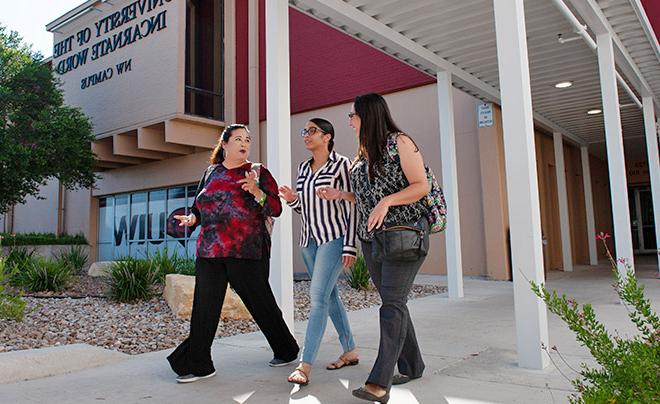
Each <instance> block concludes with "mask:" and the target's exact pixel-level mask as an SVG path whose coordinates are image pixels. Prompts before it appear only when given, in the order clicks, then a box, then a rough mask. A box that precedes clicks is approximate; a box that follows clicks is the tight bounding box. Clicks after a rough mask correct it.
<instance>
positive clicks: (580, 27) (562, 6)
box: [552, 0, 642, 109]
mask: <svg viewBox="0 0 660 404" xmlns="http://www.w3.org/2000/svg"><path fill="white" fill-rule="evenodd" d="M552 2H553V3H554V4H555V5H556V6H557V8H558V9H559V11H560V12H561V13H562V15H563V16H564V17H566V19H567V20H568V21H569V22H570V23H571V25H573V29H574V30H575V33H576V34H578V35H580V36H581V37H582V39H584V41H585V42H586V43H587V45H588V46H589V48H591V50H592V51H594V52H598V49H597V48H598V45H596V42H595V41H594V40H593V39H592V38H591V35H589V33H588V32H587V26H586V25H584V24H582V23H581V22H580V21H578V19H577V18H576V17H575V15H574V14H573V12H572V11H571V9H570V8H568V6H567V5H566V3H564V2H563V1H562V0H552ZM616 79H617V81H618V82H619V84H620V85H621V87H623V89H624V90H626V93H628V96H630V98H631V99H632V100H633V101H634V102H635V104H637V108H639V109H641V108H642V102H641V101H640V100H639V98H637V96H636V95H635V93H634V92H633V90H632V89H631V88H630V86H629V85H628V83H626V81H625V80H624V79H623V77H622V76H621V75H620V74H619V72H618V71H617V72H616Z"/></svg>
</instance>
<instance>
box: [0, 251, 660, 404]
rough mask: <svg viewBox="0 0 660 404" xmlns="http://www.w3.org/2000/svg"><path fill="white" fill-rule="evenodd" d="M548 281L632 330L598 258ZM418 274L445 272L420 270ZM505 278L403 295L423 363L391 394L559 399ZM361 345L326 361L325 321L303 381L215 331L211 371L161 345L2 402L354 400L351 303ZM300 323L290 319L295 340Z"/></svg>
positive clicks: (560, 389)
mask: <svg viewBox="0 0 660 404" xmlns="http://www.w3.org/2000/svg"><path fill="white" fill-rule="evenodd" d="M654 265H655V264H654V263H647V264H638V265H637V271H638V272H637V273H638V277H639V278H640V279H641V281H642V282H643V283H644V284H645V285H646V290H647V296H648V297H649V298H651V300H652V303H653V307H654V308H655V310H656V311H660V288H659V287H658V286H659V283H660V282H659V281H658V278H657V272H656V270H655V268H657V267H655V266H654ZM548 278H549V281H548V284H549V286H550V287H551V288H552V289H556V290H558V291H559V292H561V293H566V294H568V295H570V296H573V297H575V298H576V299H577V300H578V301H579V302H580V303H586V302H589V303H592V304H593V305H594V308H595V310H596V312H597V313H598V315H599V318H600V319H601V320H602V321H603V322H604V323H605V324H606V326H607V327H608V329H609V330H610V331H612V332H613V331H614V330H615V329H616V330H617V331H618V332H619V333H620V334H623V335H625V334H626V333H630V332H633V331H634V328H633V326H632V324H631V323H630V321H629V320H628V317H627V312H626V309H625V307H623V306H622V305H621V304H619V302H618V298H617V297H616V295H615V293H614V291H613V290H612V287H611V286H610V284H611V283H612V278H611V276H610V273H609V269H608V267H607V266H606V265H602V266H599V267H597V268H590V267H576V269H575V272H573V273H559V272H552V273H550V274H549V276H548ZM419 281H420V282H421V283H426V282H434V283H435V282H440V283H443V282H445V279H444V278H443V277H429V276H420V277H419ZM512 292H513V288H512V284H511V283H510V282H494V281H485V280H475V279H465V296H466V297H465V298H464V299H460V300H454V299H449V298H447V296H446V295H436V296H431V297H426V298H422V299H417V300H414V301H411V302H410V303H409V307H410V311H411V313H412V315H413V318H414V323H415V325H416V331H417V336H418V339H419V342H420V345H421V347H422V350H423V352H424V359H425V361H426V365H427V369H426V373H425V375H424V377H423V378H422V379H419V380H415V381H413V382H411V383H408V384H406V385H403V386H400V387H398V388H397V387H395V388H393V390H392V394H391V396H392V398H391V400H390V403H393V404H398V403H450V404H467V403H535V404H540V403H565V402H568V399H567V396H568V395H569V394H570V393H571V391H572V386H571V384H570V382H569V381H568V380H567V379H566V378H565V377H564V376H562V375H561V373H560V371H561V372H563V373H565V374H566V375H568V377H570V378H574V377H575V376H576V374H575V373H574V372H573V371H571V370H570V369H568V368H567V366H566V365H565V364H564V363H562V361H561V360H559V359H558V357H556V356H555V360H557V361H558V366H559V369H558V368H557V367H556V366H554V365H551V366H549V367H548V368H547V369H545V370H542V371H535V370H527V369H521V368H519V367H517V365H516V351H515V348H516V347H515V342H516V341H515V324H514V318H513V295H512ZM349 317H350V321H351V326H352V327H353V332H354V334H355V339H356V341H357V343H358V346H359V351H360V354H361V362H360V364H359V365H358V366H353V367H348V368H344V369H341V370H338V371H327V370H325V369H324V365H325V364H326V363H328V362H330V361H332V360H334V359H335V358H336V357H337V355H338V354H339V353H340V346H339V343H338V341H337V338H336V335H335V331H334V329H333V328H332V325H331V324H329V326H328V332H327V333H326V336H325V339H324V343H323V345H322V347H321V350H320V353H319V357H318V361H317V365H316V367H315V369H314V371H313V372H312V374H311V381H310V385H309V386H306V387H303V388H298V387H295V386H293V385H291V384H289V383H287V381H286V377H287V375H288V374H289V373H290V372H291V371H292V370H293V365H291V366H288V367H283V368H270V367H268V366H267V365H266V363H267V362H268V360H270V359H271V356H272V355H271V352H270V349H269V348H268V346H267V344H266V341H265V340H264V338H263V336H262V335H261V334H260V333H253V334H246V335H240V336H235V337H231V338H223V339H220V340H216V342H215V344H214V346H213V357H214V361H215V366H216V368H217V370H218V375H217V376H216V377H214V378H211V379H207V380H203V381H200V382H197V383H192V384H189V385H178V384H176V383H175V380H174V377H175V375H174V373H172V371H171V370H170V369H169V366H168V364H167V362H166V361H165V357H166V356H167V354H168V353H169V351H161V352H154V353H149V354H144V355H138V356H133V357H130V359H126V360H122V361H120V362H116V363H113V364H110V365H107V366H101V367H96V368H91V369H86V370H80V371H76V372H73V373H68V374H63V375H59V376H52V377H47V378H41V379H36V380H30V381H25V382H18V383H12V384H4V385H0V402H3V403H4V402H7V403H10V402H11V403H45V402H49V403H80V402H104V403H149V402H152V403H184V402H200V403H206V402H208V403H249V404H252V403H324V404H325V403H338V404H342V403H360V402H364V401H361V400H357V399H354V398H353V397H352V396H351V394H350V390H351V389H354V388H356V387H358V386H360V385H362V383H363V382H364V380H365V379H366V377H367V375H368V372H369V370H370V367H371V364H372V363H373V360H374V358H375V355H376V351H377V347H378V336H379V332H378V308H370V309H366V310H361V311H357V312H351V313H349ZM305 326H306V324H305V323H297V324H296V337H297V338H298V340H299V341H302V340H303V337H304V330H305ZM549 328H550V342H551V346H552V345H556V346H557V347H558V348H559V350H560V352H561V354H562V356H563V357H564V359H565V360H566V361H567V362H568V363H569V364H570V365H571V366H572V367H574V368H578V366H579V364H580V363H581V362H587V363H591V359H590V357H589V355H588V353H587V352H586V351H585V349H584V348H582V347H580V346H579V345H578V344H577V342H576V341H575V338H574V336H573V334H572V332H571V331H570V330H568V329H567V328H566V326H565V325H564V324H563V323H562V322H561V321H560V320H559V319H558V318H557V317H556V316H554V315H552V314H549Z"/></svg>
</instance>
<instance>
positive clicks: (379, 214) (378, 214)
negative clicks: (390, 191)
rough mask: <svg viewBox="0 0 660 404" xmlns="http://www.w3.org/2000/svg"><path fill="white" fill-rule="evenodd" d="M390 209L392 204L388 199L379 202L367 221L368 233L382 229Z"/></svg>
mask: <svg viewBox="0 0 660 404" xmlns="http://www.w3.org/2000/svg"><path fill="white" fill-rule="evenodd" d="M389 209H390V204H389V202H388V200H387V198H383V199H382V200H381V201H380V202H378V204H377V205H376V206H375V207H374V209H373V210H372V211H371V213H370V214H369V218H368V219H367V231H371V230H373V229H378V228H380V227H381V226H382V225H383V221H384V220H385V216H387V212H388V211H389Z"/></svg>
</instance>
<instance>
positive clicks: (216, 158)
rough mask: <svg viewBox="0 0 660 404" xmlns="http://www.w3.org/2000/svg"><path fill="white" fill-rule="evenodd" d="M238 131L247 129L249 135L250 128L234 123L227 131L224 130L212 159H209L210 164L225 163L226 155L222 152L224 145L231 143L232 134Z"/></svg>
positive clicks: (212, 153)
mask: <svg viewBox="0 0 660 404" xmlns="http://www.w3.org/2000/svg"><path fill="white" fill-rule="evenodd" d="M236 129H245V131H246V132H247V133H250V130H249V129H248V127H247V126H246V125H243V124H240V123H232V124H231V125H229V126H227V127H226V128H225V130H223V131H222V133H221V134H220V138H219V139H218V144H217V145H215V148H214V149H213V152H211V158H210V159H209V163H211V164H221V163H222V162H223V161H225V154H224V153H223V152H222V144H223V143H227V142H228V141H229V138H231V134H232V133H233V132H234V131H235V130H236Z"/></svg>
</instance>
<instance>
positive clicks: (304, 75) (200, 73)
mask: <svg viewBox="0 0 660 404" xmlns="http://www.w3.org/2000/svg"><path fill="white" fill-rule="evenodd" d="M263 16H264V2H263V1H247V0H224V1H223V0H208V1H203V0H191V1H185V2H184V1H177V0H133V1H130V0H121V1H113V2H104V1H94V0H90V1H87V2H85V3H83V4H81V5H80V6H79V7H77V8H76V9H74V10H72V11H71V12H69V13H67V14H66V15H64V16H62V17H61V18H59V19H57V20H55V21H53V22H52V23H51V24H49V25H48V30H49V31H51V32H52V33H53V34H54V53H53V59H52V65H53V69H54V70H55V72H56V74H57V76H58V77H59V78H60V79H61V81H62V88H63V91H64V94H65V100H66V102H67V103H68V104H70V105H74V106H79V107H80V108H81V109H82V110H83V111H84V112H85V113H86V114H87V115H88V116H89V117H90V118H91V120H92V122H93V125H94V131H95V134H96V138H97V140H96V141H95V142H94V144H93V150H94V152H95V153H96V155H97V159H98V161H97V166H96V167H97V169H98V171H99V176H100V180H99V182H98V184H97V187H96V188H95V189H93V190H78V191H68V190H65V189H63V188H62V187H60V186H59V184H58V183H57V181H56V180H51V181H50V182H49V183H48V184H47V185H46V186H45V187H44V188H43V189H42V196H43V197H44V198H45V199H43V200H37V199H34V198H30V199H29V200H28V202H27V203H26V204H24V205H20V206H16V207H14V209H13V210H12V211H11V212H9V213H7V214H6V215H4V217H3V218H2V227H3V228H4V230H5V231H7V232H30V231H42V232H57V233H59V232H66V233H79V232H82V233H84V234H85V236H86V237H87V239H88V240H89V242H90V244H91V246H92V254H93V257H91V258H92V259H93V260H99V261H107V260H113V259H117V258H119V257H122V256H127V255H131V256H144V255H148V254H152V253H154V252H155V251H159V250H162V249H164V248H167V250H168V251H169V252H174V251H176V252H177V253H178V254H179V255H186V254H187V255H194V249H195V243H194V240H195V238H196V233H192V234H186V235H185V236H184V237H177V236H176V235H174V233H173V232H171V231H170V232H168V226H172V223H168V218H169V217H171V215H172V214H173V213H174V212H186V209H187V207H189V206H190V204H191V201H192V200H193V198H194V192H195V189H196V185H197V181H198V179H199V177H200V176H201V174H202V172H203V170H204V169H205V167H206V166H207V161H208V158H209V155H210V150H211V149H212V148H213V147H214V146H215V144H216V143H217V140H218V135H219V134H220V132H221V130H222V129H223V127H224V126H225V125H227V124H229V123H232V122H240V123H246V124H248V125H249V126H250V128H251V131H252V136H253V145H252V151H251V159H252V160H254V161H262V162H264V163H265V164H266V165H268V161H267V158H266V157H267V150H268V141H267V137H266V121H265V118H266V103H265V100H266V85H265V72H266V66H265V61H266V57H265V21H264V18H263ZM289 21H290V53H291V54H290V66H291V112H292V114H291V128H292V131H291V132H292V133H282V134H278V136H277V138H278V140H279V139H281V141H282V142H291V148H292V156H294V161H293V164H292V166H293V168H294V170H295V168H296V167H297V163H298V162H299V161H302V160H303V159H305V158H308V153H307V152H306V150H305V148H304V145H303V142H302V139H300V137H299V136H298V135H297V133H298V131H299V129H300V128H302V127H303V126H304V125H305V123H306V122H307V120H308V119H309V118H312V117H324V118H326V119H328V120H330V121H331V122H333V124H334V125H335V128H336V138H335V145H336V146H335V148H336V150H337V151H338V152H339V153H341V154H344V155H346V156H349V157H353V156H354V155H355V151H356V148H357V141H356V138H355V134H354V133H353V131H352V129H351V128H349V127H348V118H347V116H346V114H347V113H348V112H349V111H350V107H351V100H352V99H353V98H354V97H355V96H356V95H359V94H362V93H365V92H379V93H381V94H384V95H385V98H386V99H387V101H388V103H389V105H390V107H391V109H392V113H393V116H394V118H395V120H396V121H397V123H398V124H399V126H400V127H402V128H403V129H404V130H405V131H406V132H408V133H409V134H410V135H411V136H412V137H413V138H414V139H415V141H416V142H417V143H418V144H419V145H420V148H421V150H422V153H423V155H424V158H425V161H426V162H427V164H428V165H429V166H430V167H431V168H432V169H433V170H434V171H435V172H436V174H438V175H441V159H440V137H439V130H440V129H439V116H438V114H439V113H438V107H437V102H438V94H437V85H436V78H435V77H432V76H429V75H428V74H426V73H424V72H422V71H420V70H417V69H415V68H413V67H411V66H409V65H407V64H404V63H402V62H401V61H399V60H397V59H395V58H393V57H391V56H389V55H386V54H384V53H382V52H381V51H380V50H378V49H376V48H374V47H373V46H370V44H368V43H364V42H362V41H359V40H358V39H356V38H353V37H351V36H349V35H346V34H345V33H343V32H341V31H338V30H336V29H334V28H333V27H331V26H329V25H327V24H324V23H323V22H321V21H318V20H317V19H314V18H312V17H310V16H308V15H306V14H304V13H302V12H300V11H298V10H295V9H290V10H289ZM453 100H454V126H455V133H456V156H457V178H458V197H459V201H460V234H461V245H462V262H463V274H465V275H469V276H484V277H488V278H492V279H499V280H510V279H511V264H510V262H511V261H510V253H509V252H510V249H511V246H510V241H509V239H510V238H509V232H508V220H509V218H508V216H509V214H508V210H507V192H506V189H507V188H506V180H505V177H506V176H505V162H504V146H503V129H502V117H501V110H500V107H499V106H498V105H493V104H488V103H486V104H484V103H483V101H482V100H479V99H477V98H474V97H472V96H471V95H468V94H467V93H465V92H463V91H461V90H459V89H456V88H454V89H453ZM482 114H483V116H482ZM535 142H536V143H535V146H536V156H537V161H536V163H537V171H538V186H539V195H540V204H541V227H542V232H543V240H544V243H543V245H544V246H543V255H544V266H545V269H546V271H548V270H551V269H564V263H563V261H562V240H561V227H560V217H559V208H558V204H559V194H560V193H559V191H558V185H557V175H556V161H555V152H556V150H557V149H556V147H555V144H554V142H553V134H552V133H548V132H547V131H545V130H544V129H542V128H541V127H537V128H536V131H535ZM561 147H562V148H563V151H564V153H563V156H564V166H565V172H566V188H567V192H566V193H567V196H568V213H569V223H570V233H571V234H570V242H571V252H572V263H573V264H576V265H577V264H585V265H586V264H589V262H590V259H589V246H588V239H589V236H588V231H587V208H586V207H585V183H584V164H583V159H585V156H584V154H582V153H581V149H580V147H579V145H577V144H572V143H571V142H570V141H566V140H565V141H564V142H563V145H562V146H561ZM588 151H589V153H588V154H587V156H586V159H587V160H588V162H587V165H588V166H589V169H590V179H591V181H590V182H591V183H590V186H591V190H592V192H593V195H594V200H593V203H594V218H595V228H596V230H597V231H605V232H610V233H611V232H612V211H611V207H610V196H609V192H610V191H609V180H608V172H607V164H606V162H605V161H604V159H603V157H602V153H601V152H600V151H599V150H598V145H595V146H593V147H590V148H589V150H588ZM291 175H292V177H293V178H295V175H296V172H295V171H292V173H291ZM630 179H632V182H630V183H631V184H633V185H631V186H630V188H629V192H630V195H631V197H630V200H631V201H634V204H631V213H633V214H634V215H635V217H637V216H639V217H640V220H639V221H637V222H636V223H635V224H634V226H636V227H634V228H633V237H636V238H635V241H634V242H635V246H636V249H637V250H639V251H640V252H643V251H651V250H653V251H655V250H656V249H657V246H655V244H654V243H655V235H654V232H653V219H652V206H651V204H650V203H649V202H648V201H649V200H650V194H649V192H648V184H649V179H648V173H646V174H645V173H644V170H643V166H641V167H640V166H636V165H635V164H631V166H630V169H629V180H630ZM649 209H650V210H649ZM449 214H450V215H451V214H452V212H451V211H450V212H449ZM649 215H650V216H649ZM293 228H294V234H297V232H298V231H299V229H300V221H299V218H298V217H296V216H295V215H294V219H293ZM296 237H297V236H296ZM444 237H445V236H444V235H442V234H441V235H435V236H432V240H431V242H432V246H431V250H430V251H431V253H430V254H431V256H430V257H429V259H427V260H426V262H425V264H424V267H423V268H422V272H423V273H428V274H445V273H446V272H447V270H446V264H445V260H444V259H443V257H444V255H445V240H444ZM296 244H297V243H296ZM293 257H294V261H293V271H294V272H304V266H303V263H302V259H301V258H300V254H299V251H298V247H297V245H295V246H294V253H293Z"/></svg>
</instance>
